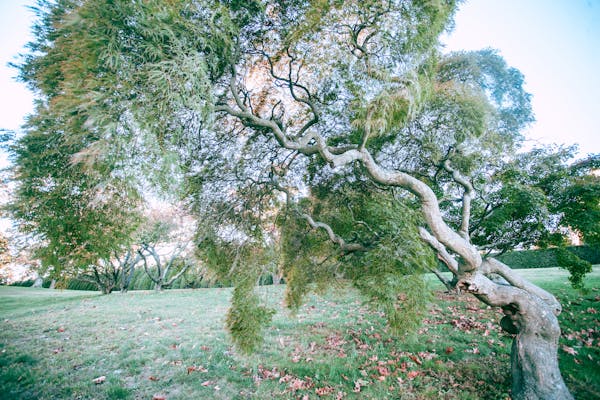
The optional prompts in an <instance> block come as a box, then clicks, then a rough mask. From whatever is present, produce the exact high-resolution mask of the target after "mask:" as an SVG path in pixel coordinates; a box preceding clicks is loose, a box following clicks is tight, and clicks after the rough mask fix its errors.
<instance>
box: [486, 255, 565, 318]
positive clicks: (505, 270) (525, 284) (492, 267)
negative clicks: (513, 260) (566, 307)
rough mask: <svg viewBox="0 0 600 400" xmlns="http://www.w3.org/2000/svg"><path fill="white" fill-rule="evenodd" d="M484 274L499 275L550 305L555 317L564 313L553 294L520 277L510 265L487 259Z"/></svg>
mask: <svg viewBox="0 0 600 400" xmlns="http://www.w3.org/2000/svg"><path fill="white" fill-rule="evenodd" d="M481 269H482V273H483V274H486V275H487V274H497V275H500V276H501V277H503V278H504V279H506V281H507V282H508V283H509V284H511V285H512V286H514V287H516V288H519V289H522V290H524V291H526V292H528V293H530V294H532V295H534V296H537V297H538V298H540V299H541V300H542V301H543V302H544V303H545V304H546V305H548V306H549V307H550V308H551V309H552V310H553V312H554V314H555V315H558V314H560V313H561V311H562V306H561V305H560V303H559V302H558V300H556V297H554V296H553V295H552V294H551V293H549V292H547V291H545V290H544V289H542V288H540V287H538V286H536V285H534V284H533V283H531V282H529V281H527V280H526V279H523V278H522V277H521V276H519V275H518V274H517V273H516V272H515V271H514V270H512V269H511V268H510V267H509V266H508V265H506V264H504V263H503V262H501V261H499V260H497V259H495V258H487V259H486V260H485V261H484V262H483V264H482V268H481Z"/></svg>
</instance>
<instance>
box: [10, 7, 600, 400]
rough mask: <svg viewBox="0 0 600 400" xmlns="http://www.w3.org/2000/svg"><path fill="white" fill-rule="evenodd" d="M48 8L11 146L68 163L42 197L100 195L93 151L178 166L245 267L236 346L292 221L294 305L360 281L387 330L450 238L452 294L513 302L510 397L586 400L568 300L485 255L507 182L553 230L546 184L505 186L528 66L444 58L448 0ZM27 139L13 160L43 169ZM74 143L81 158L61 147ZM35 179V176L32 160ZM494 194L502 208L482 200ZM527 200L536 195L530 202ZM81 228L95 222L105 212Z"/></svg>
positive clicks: (209, 249) (237, 299)
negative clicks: (567, 373)
mask: <svg viewBox="0 0 600 400" xmlns="http://www.w3.org/2000/svg"><path fill="white" fill-rule="evenodd" d="M45 7H46V10H42V11H40V17H41V19H40V23H39V25H38V27H37V30H36V35H37V41H36V42H35V43H34V44H32V46H31V47H32V50H33V51H32V52H31V53H30V54H29V55H28V56H27V57H26V59H25V61H24V63H23V64H22V66H21V67H20V68H21V72H22V78H23V79H24V80H25V81H27V82H29V83H31V84H32V86H33V87H34V88H36V89H38V90H41V92H42V95H43V96H42V98H43V100H44V101H42V104H41V106H40V107H39V108H38V110H37V111H36V115H35V116H34V117H32V119H31V120H30V124H29V126H28V131H27V134H26V135H25V136H24V137H23V139H22V140H21V141H20V144H19V146H18V147H17V148H16V151H15V152H16V153H17V154H20V153H19V149H29V148H31V151H30V152H29V153H30V154H31V155H32V156H33V155H36V156H37V157H41V156H39V155H42V156H43V157H48V159H46V158H39V159H38V160H37V161H36V162H37V163H40V164H43V165H59V169H58V171H69V176H68V179H64V180H57V179H56V178H55V176H60V177H61V178H62V175H59V174H58V173H55V175H51V176H52V178H53V180H51V181H50V185H49V186H48V185H46V186H44V185H41V184H38V189H37V191H38V192H39V194H40V195H42V194H44V193H45V191H49V189H52V190H50V191H49V192H51V193H53V192H55V190H54V185H55V182H64V183H65V185H64V188H65V189H64V190H63V192H61V195H64V194H70V197H67V198H69V199H71V198H73V199H74V200H78V201H80V203H76V204H89V203H90V202H89V201H88V199H91V198H93V196H91V195H92V194H93V193H94V191H93V190H89V189H90V188H92V187H97V185H92V183H95V182H94V181H91V182H90V181H86V180H85V179H90V178H88V175H84V174H80V175H78V174H76V172H77V171H78V170H79V168H82V167H83V166H87V167H88V168H89V166H90V165H91V166H93V167H94V171H98V175H97V176H99V177H101V179H103V180H104V179H107V177H111V178H118V179H115V180H114V182H118V183H119V184H121V185H126V184H127V183H128V181H127V179H126V178H127V177H128V176H129V174H128V172H129V171H130V169H128V168H125V167H124V166H131V165H132V164H135V163H134V162H133V161H136V160H139V161H141V162H142V163H146V161H148V160H164V162H161V163H154V164H153V163H149V164H150V166H149V168H148V169H147V170H148V171H154V172H160V174H159V176H163V177H164V176H165V175H168V174H171V175H173V176H177V177H182V176H183V177H184V178H185V182H186V186H185V191H182V194H183V195H184V196H185V198H186V199H187V201H188V202H189V204H190V207H191V209H192V210H193V211H194V212H195V213H196V214H197V215H198V216H199V220H200V221H201V222H202V223H201V224H200V226H199V230H200V231H201V232H203V233H202V235H200V236H199V239H198V240H197V242H198V244H199V253H200V255H201V256H204V258H205V259H206V261H207V262H210V265H211V266H212V267H213V268H214V269H215V270H217V271H224V270H226V271H229V272H228V273H230V274H232V275H234V276H236V277H238V279H237V280H236V282H237V285H238V286H237V287H236V289H235V291H234V296H233V304H232V308H231V309H230V311H229V314H228V318H227V325H228V328H229V330H230V331H231V332H232V334H233V336H234V338H235V339H234V340H236V343H237V344H238V345H240V346H241V347H242V348H245V349H249V348H252V347H253V346H255V345H257V343H258V340H257V338H259V337H260V327H261V325H262V324H263V323H266V322H267V321H268V320H269V316H270V312H269V310H268V309H266V308H265V307H263V306H261V305H260V302H259V301H258V299H257V298H256V296H255V295H254V292H253V285H254V284H255V283H256V282H257V276H258V275H257V273H256V271H258V270H259V269H260V265H261V264H263V263H264V262H265V258H264V257H263V256H262V254H263V251H262V249H264V248H265V246H266V245H267V244H268V243H269V240H270V239H269V235H268V234H267V233H268V232H269V231H270V230H271V229H272V227H273V218H274V216H277V220H276V221H277V223H278V226H279V230H280V231H281V235H282V236H281V238H280V245H281V246H282V250H283V256H284V261H285V263H284V270H285V276H286V280H287V281H288V283H289V285H288V295H287V299H288V303H289V304H290V305H291V306H295V305H297V304H298V303H299V302H300V301H301V300H302V297H303V295H304V294H306V292H307V291H308V290H311V289H313V288H314V287H315V286H317V287H318V286H322V285H323V282H330V281H331V280H335V279H341V278H349V279H351V280H352V281H353V282H354V283H355V284H356V285H357V286H358V287H359V288H360V289H362V290H363V292H364V293H366V294H367V295H369V296H370V298H371V299H372V300H373V302H374V303H376V304H379V305H381V306H382V307H383V308H384V309H385V310H386V312H387V315H388V318H389V321H390V324H391V325H392V326H394V327H399V326H401V322H403V321H407V320H408V321H413V322H414V321H416V319H417V318H416V316H418V314H419V312H422V310H423V304H424V303H425V302H424V301H423V299H422V298H421V296H420V294H421V293H423V291H422V290H420V288H421V287H422V286H421V285H422V281H421V280H420V277H419V272H421V271H423V270H424V269H426V268H434V266H435V264H434V262H435V258H434V256H433V254H435V255H436V256H437V257H438V259H441V260H443V262H444V263H445V264H446V265H447V266H448V268H449V270H450V271H451V272H452V274H453V275H454V277H455V281H456V285H457V286H458V287H459V288H461V289H462V290H464V291H466V292H469V293H472V294H473V295H474V296H476V297H477V298H478V299H480V300H481V301H483V302H485V303H486V304H489V305H491V306H494V307H499V308H501V309H502V310H503V311H504V312H505V314H506V317H505V318H503V321H502V326H503V327H505V329H507V330H509V331H511V332H515V333H516V336H515V341H514V345H513V356H512V364H513V397H514V398H515V399H524V398H527V399H535V398H540V399H543V398H561V399H563V398H565V399H568V398H571V396H570V394H569V392H568V390H567V388H566V386H565V384H564V382H563V380H562V377H561V375H560V371H559V369H558V362H557V354H556V353H557V341H558V337H559V336H560V328H559V326H558V322H557V319H556V315H557V314H558V313H559V312H560V310H561V307H560V305H559V304H558V302H557V301H556V299H555V298H554V296H552V295H551V294H550V293H547V292H545V291H544V290H542V289H540V288H538V287H536V286H534V285H532V284H530V283H529V282H526V281H524V280H523V279H521V278H520V277H519V276H518V275H516V274H515V273H513V272H512V270H511V269H510V268H509V267H508V266H506V265H504V264H503V263H501V262H499V261H498V260H496V259H494V258H492V257H484V256H482V253H481V251H480V250H481V249H482V248H483V249H499V250H503V249H504V248H506V247H508V246H509V245H510V244H509V242H510V241H503V240H502V239H504V238H503V237H497V238H494V237H493V236H490V235H485V234H483V233H480V231H481V232H484V231H485V229H486V227H485V224H484V222H483V221H482V219H483V220H485V219H488V220H492V222H491V223H490V225H489V229H488V231H489V232H491V227H492V226H504V224H505V221H509V220H510V218H506V213H505V212H504V211H502V210H508V208H507V207H508V206H506V207H504V208H503V206H502V204H504V203H506V202H505V201H504V199H506V198H509V199H510V201H509V202H508V203H511V204H512V205H511V207H512V208H513V210H516V211H518V213H517V214H515V218H514V219H515V222H514V223H515V224H516V226H518V230H517V231H518V232H520V233H521V234H527V233H530V232H536V235H537V232H538V231H540V230H542V229H541V227H540V225H539V224H537V223H532V222H530V219H531V218H534V219H536V221H537V220H542V219H543V218H545V212H546V211H545V210H542V213H541V214H540V213H539V212H538V211H536V205H538V204H541V203H543V197H544V196H546V195H547V192H544V191H543V190H542V189H540V188H539V187H538V188H535V187H531V184H530V183H528V182H522V183H521V182H519V180H518V179H516V180H507V181H506V183H502V184H498V182H500V181H501V180H500V181H499V180H494V178H495V177H501V176H502V174H501V171H502V170H503V168H504V166H505V165H506V164H507V162H508V161H507V160H509V159H510V158H512V157H514V156H515V154H516V151H517V149H518V147H519V145H520V142H521V136H520V133H519V132H520V131H521V130H522V129H523V128H524V127H525V126H526V125H527V124H528V123H529V122H531V121H532V115H531V107H530V102H529V100H530V99H529V95H528V94H527V93H526V92H525V91H524V90H523V87H522V86H523V77H522V75H521V74H520V73H519V72H518V71H517V70H515V69H513V68H510V67H508V66H507V65H506V63H505V62H504V60H502V58H501V57H499V56H498V55H497V54H495V53H494V52H493V51H491V50H484V51H479V52H469V53H455V54H450V55H442V54H440V53H439V51H438V46H437V45H438V42H437V38H438V36H439V34H440V33H441V32H443V31H444V30H445V29H446V28H447V27H449V26H450V25H451V17H452V14H453V12H454V10H455V3H454V2H453V1H418V0H414V1H375V0H372V1H352V0H351V1H345V2H338V1H328V0H292V1H273V2H262V1H247V2H239V1H217V0H205V1H198V2H193V3H190V2H187V1H171V2H168V3H165V2H163V1H158V0H150V1H145V2H126V1H115V2H111V3H110V4H107V3H106V2H102V1H95V0H89V1H84V2H71V1H68V0H59V1H57V2H56V3H55V4H51V5H48V4H46V5H45ZM50 100H52V101H50ZM56 124H61V125H58V127H59V128H58V129H56V128H54V127H55V126H56ZM36 135H38V136H41V137H42V138H44V139H45V140H44V141H43V142H44V143H48V145H43V146H40V148H39V152H35V151H33V150H34V149H33V148H32V147H31V146H30V145H29V143H32V144H33V143H34V142H35V140H36V139H35V138H36ZM51 136H52V137H53V138H54V139H53V140H49V139H48V140H46V138H50V137H51ZM55 143H59V144H60V143H66V144H68V145H71V144H73V143H74V147H59V148H60V149H61V150H60V151H59V153H60V154H61V156H62V157H63V158H59V159H58V160H59V161H60V162H56V163H55V162H53V161H52V160H53V158H52V157H51V156H53V155H54V154H55V153H56V152H54V151H53V149H54V147H52V146H50V144H52V145H54V144H55ZM129 150H135V151H133V153H134V154H133V155H130V153H131V152H130V151H129ZM22 154H23V155H24V156H23V157H20V158H19V157H17V159H16V164H17V168H18V170H23V171H28V170H29V169H32V170H34V168H33V166H30V167H27V166H28V165H30V164H28V162H29V159H30V158H29V157H28V156H27V157H26V156H25V154H27V153H26V152H24V151H22ZM140 154H142V155H143V157H140V156H139V155H140ZM73 155H76V157H75V160H76V161H77V162H76V163H73V162H66V161H65V160H72V159H73ZM31 159H32V160H33V158H31ZM517 159H518V157H517ZM61 160H62V161H61ZM173 161H175V162H174V163H173ZM155 165H161V166H170V167H168V168H160V171H158V168H156V167H154V168H152V167H153V166H155ZM67 167H71V168H70V169H69V168H67ZM132 168H133V167H132ZM131 170H134V169H131ZM165 172H166V174H165ZM44 176H46V175H44ZM93 176H94V175H93ZM20 179H23V182H22V183H21V186H22V187H23V188H26V187H28V186H29V185H28V181H27V179H28V178H27V175H23V177H22V178H20ZM498 179H500V178H498ZM159 180H162V181H164V179H159ZM167 181H168V180H167ZM174 181H175V182H178V180H177V179H175V180H174ZM517 183H518V184H517ZM584 185H585V184H584ZM59 187H63V186H61V185H59ZM498 187H500V188H498ZM67 188H71V189H72V188H83V189H82V190H77V191H75V192H77V193H80V192H81V193H86V194H87V195H88V196H90V197H83V198H80V197H79V196H73V195H72V192H69V191H68V190H67ZM124 192H125V191H123V190H119V191H115V192H113V191H111V192H110V195H111V196H117V195H118V194H122V193H124ZM26 195H27V192H26V191H23V192H22V193H21V194H20V197H22V198H23V199H24V200H27V198H28V197H27V196H26ZM582 195H583V193H580V194H579V197H578V198H580V197H581V196H582ZM105 198H108V195H107V196H105ZM127 198H129V197H127ZM494 198H497V200H496V203H495V204H498V207H496V209H495V210H494V211H493V212H491V213H487V212H486V204H487V203H490V204H494ZM565 198H569V197H568V196H567V197H565ZM586 198H587V197H586ZM516 199H523V200H526V207H524V208H523V209H518V210H517V209H516V207H515V206H516V205H517V204H518V203H517V202H516V201H514V200H516ZM567 203H569V201H568V200H567ZM23 204H26V201H23ZM69 204H71V203H69ZM110 204H117V203H114V202H111V203H110ZM590 204H594V202H593V196H592V200H591V201H590ZM118 205H119V209H120V210H122V209H123V207H122V206H124V205H126V203H125V202H120V203H118ZM56 207H57V210H61V205H60V204H57V205H56ZM52 208H53V209H54V208H55V206H52ZM509 208H510V207H509ZM69 209H78V208H77V206H69ZM79 209H83V207H79ZM278 210H280V211H281V212H277V211H278ZM564 210H565V213H564V215H567V213H566V209H564ZM36 214H39V215H44V213H43V212H39V211H38V210H36ZM62 214H63V213H61V214H58V215H62ZM509 214H510V213H509ZM530 214H531V215H532V217H530ZM58 215H53V217H54V218H56V217H57V216H58ZM84 215H85V216H86V218H88V217H89V218H91V217H92V216H93V217H95V218H96V217H97V218H99V216H103V217H106V216H107V215H113V214H110V213H100V214H99V215H95V214H94V213H87V214H84ZM18 216H19V217H20V218H21V219H23V220H24V221H28V217H27V215H26V214H25V213H24V212H22V213H21V214H20V215H18ZM474 217H479V218H478V219H477V223H478V224H479V225H477V226H474V225H473V224H474ZM36 218H37V217H29V220H31V221H35V222H36V223H37V225H34V226H32V229H35V230H38V231H39V232H43V233H45V234H48V237H49V240H50V239H52V236H50V235H49V233H51V232H53V230H52V229H45V228H44V225H42V224H41V223H39V222H38V220H37V219H36ZM494 219H495V221H494ZM51 220H52V221H54V219H51ZM78 222H79V221H78ZM81 222H83V223H81V224H80V225H81V226H82V228H80V230H81V229H84V228H85V227H86V226H91V224H87V223H86V222H87V220H85V219H84V220H82V221H81ZM508 225H510V224H508ZM508 225H507V226H508ZM580 226H583V225H580ZM207 227H211V228H212V229H210V230H206V231H203V229H204V228H207ZM472 229H473V231H472ZM65 232H67V231H65ZM75 232H77V231H75ZM83 233H84V232H82V233H81V234H80V233H77V234H76V235H75V236H76V237H84V236H85V235H84V234H83ZM472 234H473V235H472ZM71 235H72V234H71ZM112 235H113V236H115V235H117V232H114V233H112ZM109 236H110V235H108V234H107V235H106V237H105V238H104V239H107V238H108V237H109ZM117 236H118V235H117ZM125 236H127V235H123V237H125ZM542 236H543V235H542ZM542 236H540V238H541V237H542ZM593 236H594V234H592V236H591V237H593ZM527 240H529V239H527ZM536 240H537V239H536ZM115 242H116V243H120V242H122V241H119V240H117V241H115ZM513 242H514V241H513ZM49 243H50V246H49V247H48V249H54V248H60V247H59V246H56V245H54V242H52V241H51V240H50V242H49ZM76 243H79V241H76ZM522 245H524V243H523V244H522ZM98 248H99V249H100V246H98ZM59 253H60V254H70V253H71V252H69V251H62V250H61V252H59ZM72 253H74V254H75V255H77V254H78V253H76V252H72ZM94 253H99V251H94ZM484 254H485V253H484ZM65 261H67V260H65ZM492 275H500V276H502V277H503V278H504V280H505V282H504V283H502V284H500V283H497V282H494V281H493V280H491V279H490V277H491V276H492ZM248 307H249V308H248ZM419 310H421V311H419ZM411 315H412V316H414V317H409V318H407V317H406V316H411Z"/></svg>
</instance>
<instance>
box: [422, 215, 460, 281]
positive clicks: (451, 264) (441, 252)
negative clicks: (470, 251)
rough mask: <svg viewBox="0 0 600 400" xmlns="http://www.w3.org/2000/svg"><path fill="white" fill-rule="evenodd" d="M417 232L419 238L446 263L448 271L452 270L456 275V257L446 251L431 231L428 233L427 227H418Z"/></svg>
mask: <svg viewBox="0 0 600 400" xmlns="http://www.w3.org/2000/svg"><path fill="white" fill-rule="evenodd" d="M419 234H420V235H421V239H423V240H424V241H425V242H426V243H427V244H429V245H430V246H431V247H432V248H433V249H434V250H435V251H436V252H437V254H438V257H439V259H440V260H441V261H442V262H443V263H444V264H446V266H447V267H448V269H449V270H450V272H452V273H453V274H454V275H455V276H456V275H458V261H456V259H455V258H454V257H452V255H451V254H450V253H448V250H447V249H446V247H444V245H443V244H441V243H440V242H439V240H437V239H436V238H435V237H433V236H432V235H431V233H429V232H428V231H427V229H425V228H423V227H421V228H419ZM436 275H437V274H436ZM438 278H439V276H438Z"/></svg>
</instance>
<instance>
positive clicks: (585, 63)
mask: <svg viewBox="0 0 600 400" xmlns="http://www.w3.org/2000/svg"><path fill="white" fill-rule="evenodd" d="M34 3H35V1H34V0H0V128H4V129H11V130H18V129H19V127H20V126H21V124H22V123H23V117H24V116H25V115H26V114H28V113H30V112H31V111H32V108H33V106H32V101H33V95H32V94H31V93H30V92H29V91H28V90H27V89H26V88H25V86H24V85H23V84H21V83H18V82H16V81H15V80H14V77H15V75H16V74H17V72H16V70H14V69H12V68H9V67H8V66H7V65H6V64H7V63H9V62H11V61H13V62H14V61H15V60H16V58H15V57H16V55H17V54H19V53H20V52H23V51H24V50H23V46H24V45H25V44H26V43H27V42H28V41H29V40H31V36H30V32H29V31H30V26H31V23H32V21H33V13H32V12H31V11H30V10H28V9H27V8H26V6H28V5H33V4H34ZM455 21H456V24H455V29H454V31H453V32H452V33H451V34H450V35H449V36H448V35H447V36H445V37H444V38H443V42H444V43H445V45H446V50H448V51H453V50H478V49H482V48H488V47H491V48H495V49H498V50H499V52H500V54H501V55H502V56H503V57H504V58H505V59H506V60H507V62H508V64H509V65H511V66H513V67H516V68H518V69H519V70H520V71H521V72H522V73H523V74H524V75H525V82H526V89H527V90H528V91H529V92H530V93H531V94H532V95H533V110H534V113H535V116H536V122H535V123H534V124H533V125H532V126H531V127H530V128H528V130H527V131H526V132H525V135H526V138H527V140H528V142H527V146H528V147H532V146H534V145H536V144H550V143H557V144H566V145H571V144H575V143H577V144H579V146H580V152H579V154H580V156H585V155H586V154H588V153H600V0H467V1H465V2H464V3H463V4H462V5H461V6H460V9H459V11H458V13H457V15H456V20H455ZM3 166H6V155H3V154H0V167H3Z"/></svg>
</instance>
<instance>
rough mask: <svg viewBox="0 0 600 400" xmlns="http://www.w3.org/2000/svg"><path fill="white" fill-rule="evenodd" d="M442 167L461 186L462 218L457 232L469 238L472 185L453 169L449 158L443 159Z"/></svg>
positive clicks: (473, 192) (466, 238)
mask: <svg viewBox="0 0 600 400" xmlns="http://www.w3.org/2000/svg"><path fill="white" fill-rule="evenodd" d="M442 166H443V168H444V169H445V170H446V171H447V172H448V173H450V174H451V175H452V179H453V180H454V181H455V182H456V183H458V184H459V185H460V186H462V187H463V189H464V192H463V197H462V220H461V224H460V229H459V230H458V233H459V234H460V235H461V236H462V237H463V238H465V240H469V221H470V219H471V200H472V199H473V196H474V195H475V190H474V189H473V185H472V184H471V182H469V180H468V179H467V178H466V177H464V176H463V175H462V174H461V173H460V172H458V170H456V169H454V168H453V167H452V166H451V165H450V160H447V159H446V160H445V161H444V163H443V164H442Z"/></svg>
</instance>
